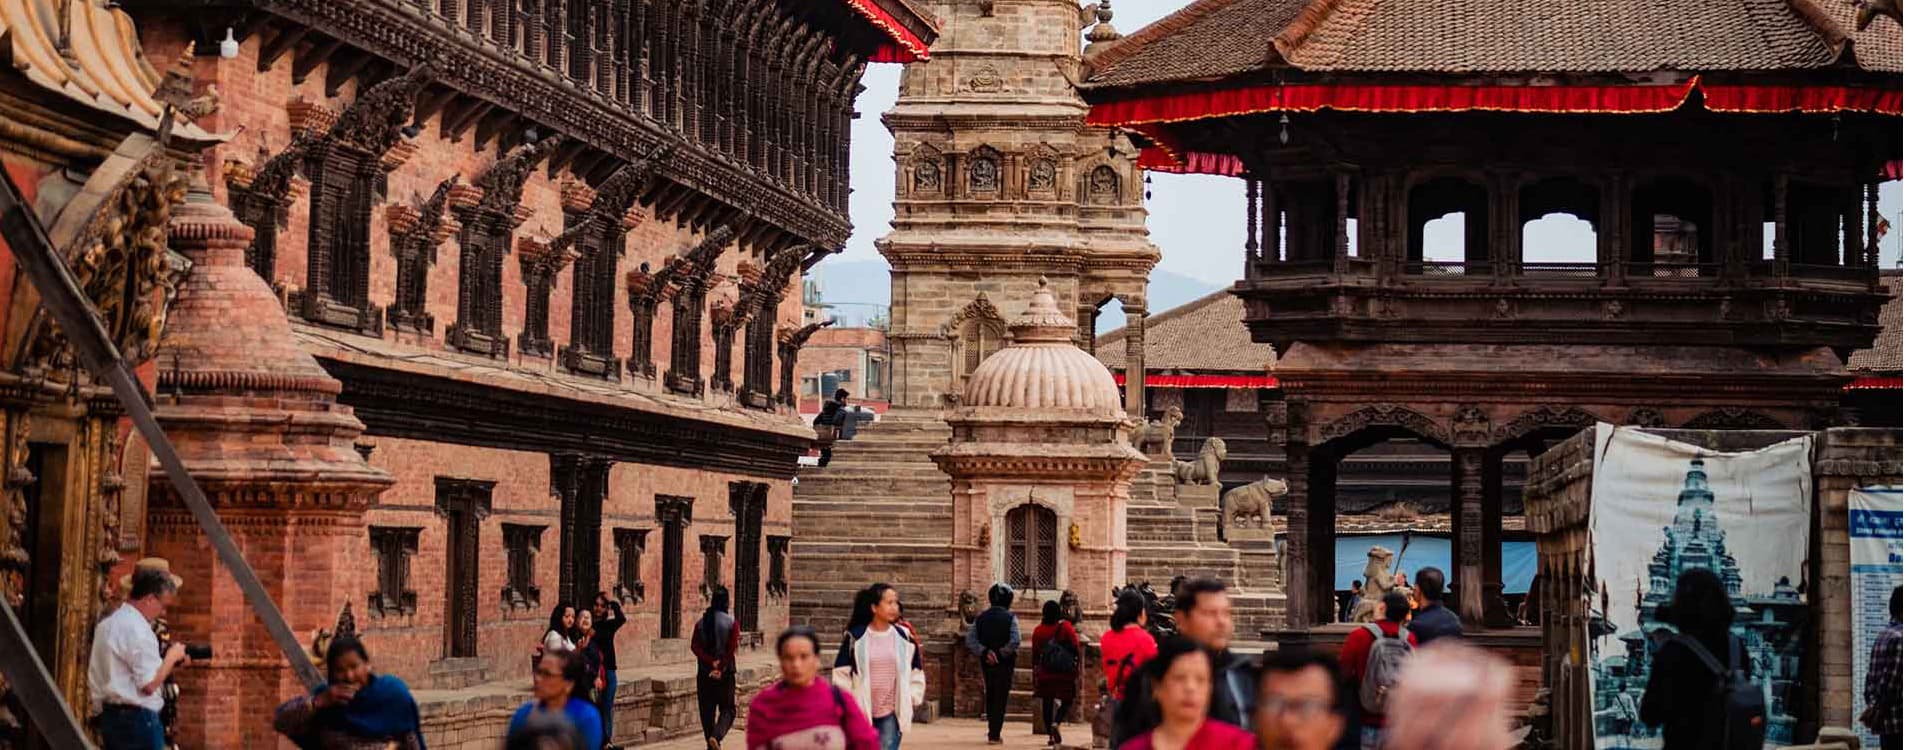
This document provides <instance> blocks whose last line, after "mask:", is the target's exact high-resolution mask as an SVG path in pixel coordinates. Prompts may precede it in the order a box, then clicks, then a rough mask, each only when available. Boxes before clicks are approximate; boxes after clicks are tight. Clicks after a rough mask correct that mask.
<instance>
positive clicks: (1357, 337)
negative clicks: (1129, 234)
mask: <svg viewBox="0 0 1920 750" xmlns="http://www.w3.org/2000/svg"><path fill="white" fill-rule="evenodd" d="M1853 18H1854V9H1853V8H1852V7H1851V6H1850V5H1849V4H1847V3H1845V2H1841V1H1840V0H1805V1H1802V0H1779V1H1777V2H1774V1H1771V0H1766V1H1761V2H1730V3H1707V4H1695V5H1689V6H1687V7H1686V8H1685V9H1664V10H1663V9H1659V8H1650V7H1646V6H1645V4H1640V3H1630V2H1600V3H1586V4H1577V5H1564V6H1555V7H1551V8H1548V7H1542V8H1535V9H1532V10H1531V11H1529V12H1527V13H1524V14H1519V13H1512V12H1509V11H1508V10H1506V9H1504V8H1497V7H1495V6H1491V5H1487V4H1484V3H1474V2H1467V1H1448V2H1433V1H1432V0H1421V1H1419V2H1413V1H1410V0H1358V1H1350V0H1296V1H1293V2H1267V1H1265V0H1201V1H1200V2H1196V3H1194V4H1192V5H1189V6H1187V7H1186V8H1184V9H1182V10H1180V11H1179V12H1176V13H1174V14H1173V15H1171V16H1169V17H1167V18H1164V19H1162V20H1160V21H1158V22H1155V23H1154V24H1151V25H1149V26H1147V27H1145V28H1143V29H1141V30H1140V31H1138V32H1136V33H1134V34H1132V35H1130V36H1128V37H1127V38H1125V39H1122V40H1120V41H1118V42H1116V43H1115V44H1113V45H1112V46H1110V47H1108V48H1106V49H1105V50H1104V51H1102V52H1100V53H1098V54H1095V55H1092V56H1091V58H1090V60H1089V61H1088V63H1089V67H1090V68H1091V69H1092V72H1091V73H1090V74H1089V75H1088V77H1087V80H1086V83H1085V86H1084V88H1083V91H1084V93H1085V96H1086V97H1087V99H1088V101H1089V102H1090V103H1091V104H1092V109H1091V111H1090V113H1089V115H1088V122H1089V123H1091V124H1094V125H1103V126H1112V127H1119V128H1126V129H1128V130H1129V131H1131V132H1133V133H1136V134H1138V135H1139V136H1140V137H1141V138H1142V140H1143V141H1145V142H1146V143H1148V144H1149V147H1148V148H1147V149H1146V150H1145V151H1144V152H1143V155H1142V160H1141V163H1142V165H1143V166H1147V167H1149V168H1155V169H1168V170H1172V171H1182V172H1197V173H1209V174H1217V175H1222V176H1227V177H1232V178H1239V179H1242V180H1243V181H1244V182H1245V186H1246V193H1247V204H1246V205H1247V213H1246V239H1245V241H1244V243H1241V247H1242V248H1243V250H1244V276H1245V278H1244V280H1243V281H1241V282H1240V283H1238V284H1236V285H1235V286H1234V288H1233V293H1234V294H1235V295H1236V296H1238V297H1240V299H1241V300H1242V302H1243V304H1244V306H1245V310H1246V314H1245V318H1244V320H1245V324H1246V326H1247V327H1248V329H1249V331H1250V332H1251V334H1252V338H1253V340H1254V341H1256V342H1259V343H1262V344H1266V345H1269V346H1271V347H1272V349H1273V351H1274V353H1275V361H1274V362H1273V363H1272V364H1271V365H1270V366H1269V367H1268V368H1267V374H1268V375H1270V376H1272V377H1273V378H1274V379H1275V381H1276V383H1277V385H1278V387H1279V389H1280V398H1279V399H1276V400H1263V401H1261V413H1262V415H1263V418H1264V420H1265V422H1266V424H1267V427H1268V429H1269V434H1270V436H1271V439H1272V440H1274V441H1276V442H1278V443H1281V444H1284V445H1285V447H1286V455H1287V477H1288V480H1289V484H1290V493H1289V495H1288V497H1287V511H1288V519H1287V524H1286V528H1287V541H1286V553H1287V557H1286V561H1285V565H1284V567H1285V569H1286V579H1287V587H1286V588H1287V623H1288V625H1289V627H1290V629H1292V631H1293V632H1294V633H1296V634H1301V633H1304V632H1305V629H1306V628H1310V627H1312V626H1315V625H1319V624H1321V623H1326V622H1329V621H1330V620H1332V615H1333V612H1332V604H1333V601H1334V600H1333V597H1332V596H1331V595H1330V594H1331V592H1333V591H1334V590H1335V589H1336V582H1335V580H1334V577H1333V570H1334V568H1335V561H1334V560H1333V559H1332V555H1333V553H1334V549H1335V546H1334V545H1332V544H1329V543H1328V542H1329V541H1330V540H1331V539H1332V537H1333V536H1334V533H1335V515H1336V514H1335V507H1334V506H1335V502H1336V497H1337V492H1336V488H1337V487H1338V486H1339V484H1340V482H1341V479H1342V476H1343V473H1344V465H1343V460H1344V459H1346V458H1348V457H1349V456H1352V455H1355V453H1356V451H1359V450H1362V449H1365V448H1367V447H1368V446H1372V445H1376V444H1379V443H1381V442H1383V441H1389V440H1393V439H1396V438H1407V439H1413V440H1418V441H1420V442H1423V443H1425V444H1427V445H1430V446H1432V447H1434V448H1435V449H1438V450H1441V451H1445V452H1446V453H1447V454H1448V456H1449V459H1450V460H1449V463H1450V472H1449V474H1450V479H1451V481H1450V485H1451V499H1452V502H1451V508H1450V512H1451V513H1452V514H1453V528H1454V534H1453V538H1452V544H1453V555H1452V559H1453V574H1452V575H1451V576H1450V579H1451V580H1452V581H1453V583H1454V584H1455V585H1456V591H1457V594H1458V596H1459V600H1460V601H1459V605H1460V606H1459V611H1460V613H1461V616H1462V618H1463V619H1464V620H1466V621H1467V623H1468V625H1469V627H1470V628H1475V629H1477V628H1480V627H1482V626H1488V625H1499V624H1503V623H1502V622H1501V620H1502V619H1503V618H1502V617H1501V616H1500V612H1501V609H1500V607H1499V604H1498V602H1499V597H1500V596H1501V594H1502V592H1501V582H1500V578H1499V571H1500V570H1501V568H1502V564H1501V563H1502V561H1501V557H1500V546H1499V545H1497V544H1492V543H1491V542H1492V540H1494V539H1497V538H1498V537H1499V531H1498V529H1499V523H1500V519H1501V514H1499V513H1495V512H1490V510H1491V509H1490V507H1489V506H1490V505H1491V504H1492V499H1493V498H1498V497H1501V496H1503V495H1504V494H1505V492H1506V490H1505V486H1506V485H1507V484H1508V483H1510V482H1513V481H1516V480H1517V479H1519V478H1518V477H1508V476H1504V475H1505V473H1506V472H1505V465H1506V457H1507V456H1509V455H1512V454H1516V453H1517V454H1519V455H1526V456H1532V455H1536V454H1538V453H1539V452H1540V451H1542V450H1543V449H1544V448H1545V446H1547V445H1550V444H1552V443H1554V442H1556V441H1559V440H1562V439H1565V438H1566V437H1568V436H1570V435H1571V434H1573V433H1574V432H1575V431H1577V430H1579V429H1580V428H1582V427H1584V426H1585V425H1588V424H1591V423H1593V422H1596V421H1608V422H1613V423H1618V424H1639V425H1670V426H1686V427H1692V428H1702V429H1728V428H1735V429H1737V428H1760V427H1770V428H1782V427H1784V428H1790V429H1807V428H1812V427H1817V426H1823V425H1830V424H1834V423H1838V422H1842V421H1844V420H1845V416H1844V412H1843V411H1842V410H1841V409H1840V403H1841V387H1842V386H1843V385H1845V384H1846V383H1847V382H1848V381H1849V380H1850V379H1851V378H1850V377H1849V375H1848V373H1847V371H1846V369H1845V362H1846V359H1847V356H1848V355H1849V354H1850V353H1851V352H1853V351H1855V350H1860V349H1865V348H1868V347H1871V346H1872V345H1873V343H1874V335H1875V333H1876V330H1877V328H1878V313H1879V311H1880V308H1881V306H1882V304H1883V303H1884V302H1885V301H1886V299H1887V296H1888V294H1887V292H1886V289H1885V286H1884V285H1883V284H1882V281H1881V278H1880V275H1879V266H1880V248H1879V233H1878V232H1873V231H1868V229H1867V227H1869V226H1871V225H1872V224H1873V223H1874V221H1873V219H1874V218H1875V217H1876V216H1877V212H1878V206H1877V202H1878V198H1879V189H1878V188H1879V185H1880V183H1882V182H1883V181H1885V180H1887V179H1889V178H1890V176H1891V175H1892V174H1896V173H1897V172H1898V162H1899V160H1900V156H1901V147H1900V135H1899V126H1900V114H1901V103H1900V94H1899V92H1900V82H1901V63H1900V55H1899V51H1900V45H1901V42H1900V27H1899V23H1898V21H1896V20H1895V19H1893V18H1889V17H1885V16H1876V15H1863V17H1862V18H1861V19H1860V21H1861V22H1860V24H1859V28H1855V23H1853ZM1436 29H1446V30H1450V31H1449V33H1446V34H1436V33H1434V31H1435V30H1436ZM1736 143H1737V144H1740V145H1739V147H1737V148H1735V147H1734V146H1733V145H1732V144H1736ZM1454 214H1458V215H1459V217H1460V219H1461V220H1460V222H1459V224H1458V226H1459V227H1460V228H1461V229H1460V230H1459V231H1460V232H1461V237H1460V238H1459V239H1460V242H1459V243H1458V245H1459V246H1460V247H1462V248H1463V249H1464V252H1463V253H1461V254H1460V257H1445V256H1439V255H1437V254H1435V253H1432V252H1429V248H1426V247H1425V246H1424V245H1425V240H1424V234H1425V232H1424V230H1425V228H1426V226H1427V225H1428V223H1429V222H1430V221H1434V220H1436V219H1439V218H1441V217H1445V216H1448V215H1454ZM1547 214H1570V215H1573V216H1575V217H1577V218H1578V219H1580V220H1582V221H1585V222H1587V223H1588V224H1589V225H1590V226H1591V227H1592V228H1593V230H1594V232H1595V235H1596V239H1595V242H1594V243H1593V245H1592V246H1591V248H1589V249H1584V250H1579V249H1575V248H1570V247H1561V246H1552V245H1553V243H1551V242H1547V243H1536V242H1527V241H1526V238H1525V236H1524V233H1523V232H1522V227H1523V226H1524V225H1525V224H1526V223H1527V222H1528V221H1531V220H1533V219H1535V218H1539V217H1542V216H1544V215H1547ZM1676 234H1678V237H1676V236H1675V235H1676ZM1675 240H1680V241H1675ZM1289 637H1292V636H1289Z"/></svg>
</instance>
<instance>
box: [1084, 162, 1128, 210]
mask: <svg viewBox="0 0 1920 750" xmlns="http://www.w3.org/2000/svg"><path fill="white" fill-rule="evenodd" d="M1087 202H1088V203H1093V204H1096V205H1101V206H1114V205H1119V203H1120V173H1119V172H1117V171H1115V170H1114V168H1113V167H1110V166H1107V165H1105V164H1102V165H1100V166H1097V167H1094V168H1093V171H1092V172H1089V173H1088V174H1087Z"/></svg>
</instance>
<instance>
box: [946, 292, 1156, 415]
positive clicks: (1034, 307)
mask: <svg viewBox="0 0 1920 750" xmlns="http://www.w3.org/2000/svg"><path fill="white" fill-rule="evenodd" d="M1009 328H1010V329H1011V330H1012V331H1013V345H1011V346H1008V347H1006V348H1005V349H1001V350H1000V351H997V352H994V353H993V355H992V356H989V357H987V359H986V361H985V362H981V363H980V366H979V367H978V368H975V369H974V371H973V377H971V378H969V379H968V380H967V394H966V397H965V398H964V399H962V401H961V405H962V406H967V407H977V406H986V407H1004V408H1014V409H1027V410H1038V409H1089V410H1100V411H1111V412H1114V413H1116V414H1118V413H1120V412H1121V407H1120V391H1119V389H1118V388H1115V387H1114V384H1113V374H1112V373H1110V372H1108V371H1107V367H1106V365H1102V364H1100V360H1098V359H1095V358H1094V357H1093V355H1091V354H1088V353H1086V352H1085V351H1083V350H1081V349H1080V348H1079V347H1077V346H1074V345H1073V329H1074V325H1073V321H1072V320H1071V319H1069V318H1067V316H1066V315H1064V314H1062V313H1061V312H1060V306H1059V304H1058V303H1056V302H1055V301H1054V298H1053V291H1052V290H1050V289H1048V288H1047V280H1046V278H1045V277H1042V278H1041V279H1040V288H1039V289H1036V290H1034V293H1033V300H1032V301H1030V302H1028V303H1027V311H1026V312H1024V313H1022V314H1021V315H1020V317H1017V318H1014V320H1013V323H1012V325H1010V326H1009Z"/></svg>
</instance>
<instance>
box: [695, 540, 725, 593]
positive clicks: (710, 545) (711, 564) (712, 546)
mask: <svg viewBox="0 0 1920 750" xmlns="http://www.w3.org/2000/svg"><path fill="white" fill-rule="evenodd" d="M726 556H727V538H726V537H724V536H706V535H704V534H703V535H701V537H700V559H701V560H704V561H705V562H706V570H705V572H703V573H702V574H701V576H700V596H701V597H702V598H705V599H712V598H713V590H714V589H716V588H719V587H720V586H722V585H724V584H725V582H724V581H721V580H720V566H721V564H722V561H723V560H725V558H726Z"/></svg>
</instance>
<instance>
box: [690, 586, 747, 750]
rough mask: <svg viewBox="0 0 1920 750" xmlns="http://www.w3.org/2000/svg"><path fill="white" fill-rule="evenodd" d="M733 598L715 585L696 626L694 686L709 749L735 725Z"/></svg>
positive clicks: (737, 637) (736, 641) (737, 646)
mask: <svg viewBox="0 0 1920 750" xmlns="http://www.w3.org/2000/svg"><path fill="white" fill-rule="evenodd" d="M730 603H731V602H730V600H729V599H728V597H727V589H726V587H724V586H716V587H714V589H713V598H712V599H711V600H710V603H709V604H708V606H707V613H706V614H705V615H702V616H701V617H700V622H699V623H697V624H695V625H694V626H693V644H692V645H693V656H694V658H695V659H696V660H698V662H699V667H698V669H699V674H698V675H696V677H695V680H694V689H695V691H696V693H697V696H696V697H697V698H698V699H699V702H700V731H701V733H702V734H703V735H704V736H705V737H706V738H707V748H708V750H720V741H721V740H724V739H726V738H727V730H728V729H731V728H733V716H734V710H735V709H734V702H733V701H734V676H735V664H734V657H735V656H736V655H737V654H739V653H740V623H739V621H737V620H735V619H733V615H730V614H728V613H727V609H728V605H729V604H730Z"/></svg>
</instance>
